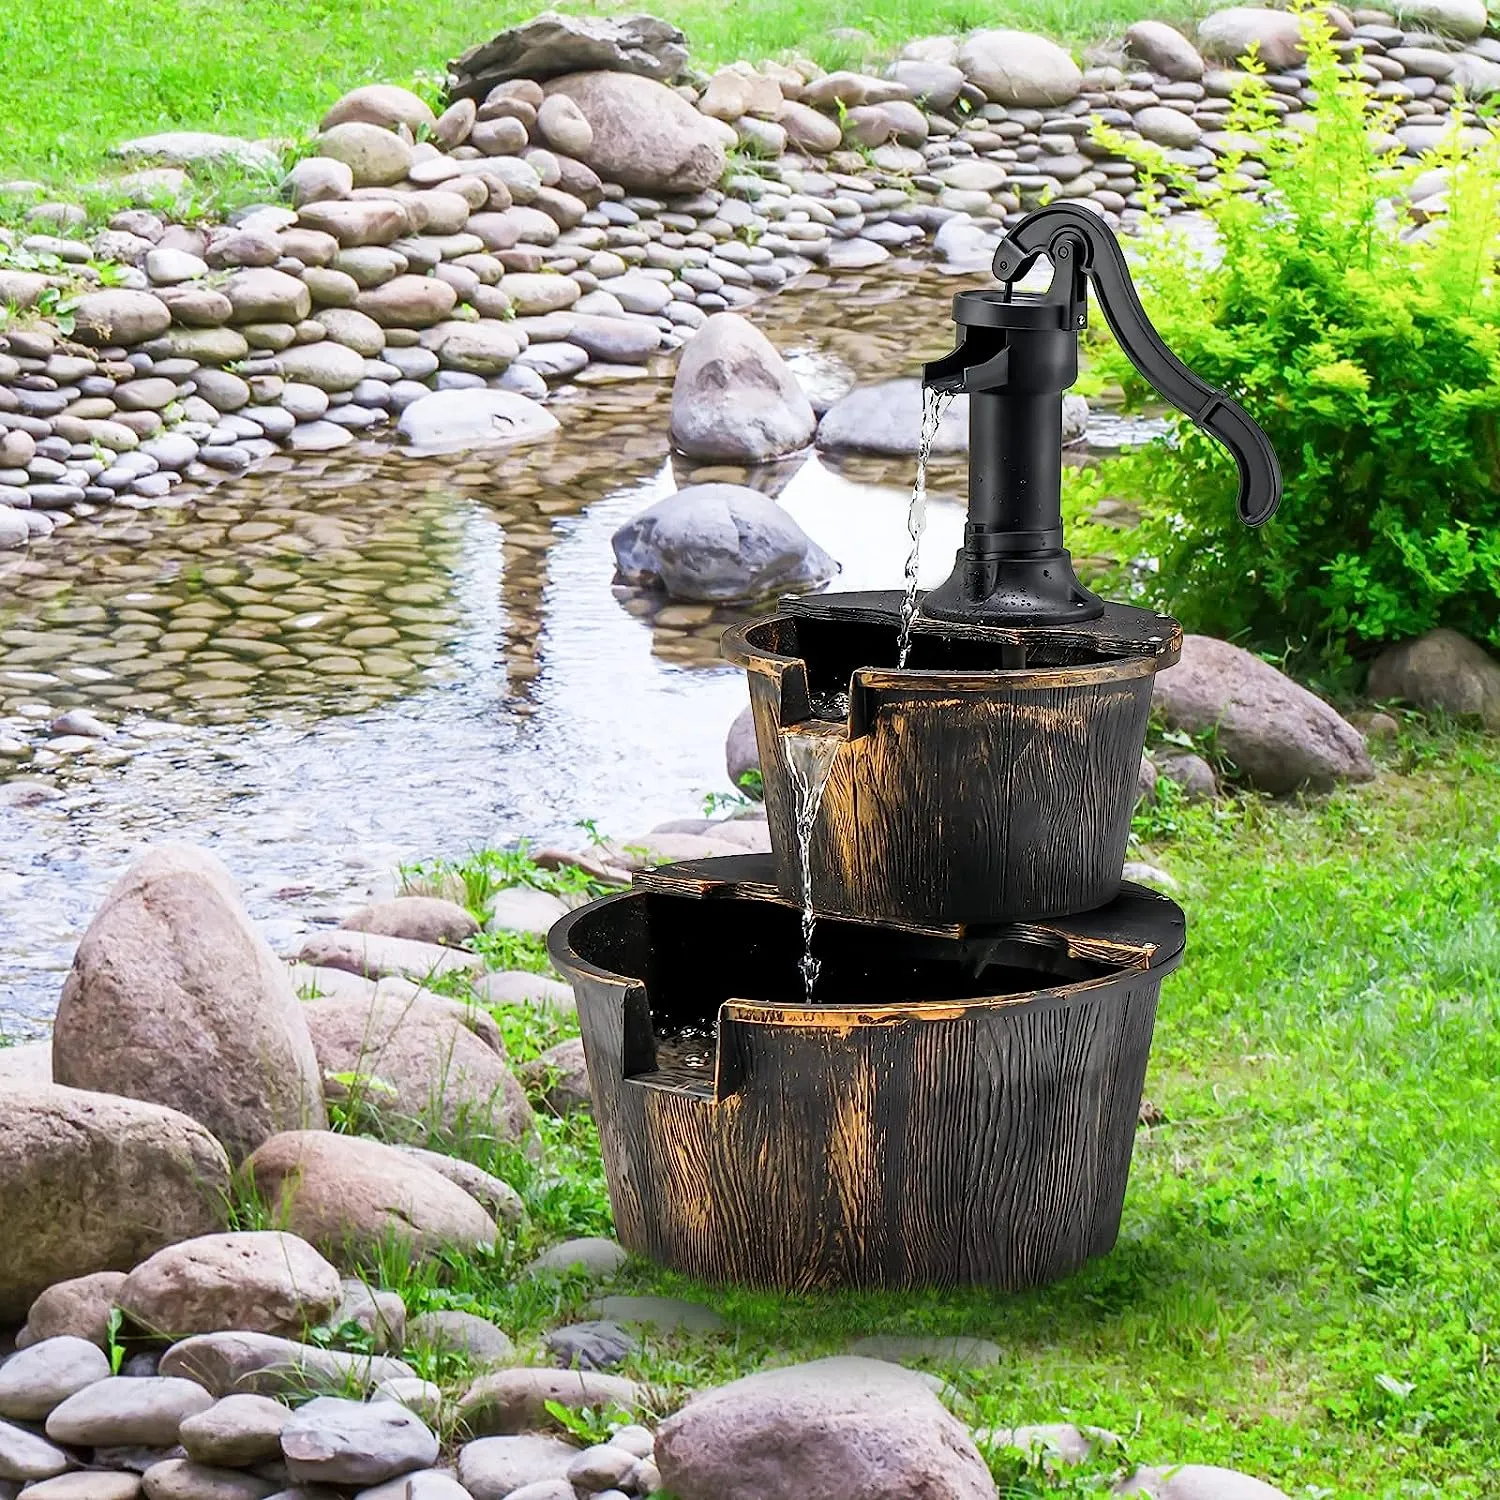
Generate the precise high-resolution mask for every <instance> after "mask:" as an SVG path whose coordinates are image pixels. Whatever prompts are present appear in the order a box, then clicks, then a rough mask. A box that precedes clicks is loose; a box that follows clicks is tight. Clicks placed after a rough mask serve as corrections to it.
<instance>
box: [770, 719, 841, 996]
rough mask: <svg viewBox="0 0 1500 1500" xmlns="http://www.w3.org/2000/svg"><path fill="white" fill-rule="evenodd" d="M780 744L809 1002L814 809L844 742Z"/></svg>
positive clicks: (813, 963)
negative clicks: (788, 785)
mask: <svg viewBox="0 0 1500 1500" xmlns="http://www.w3.org/2000/svg"><path fill="white" fill-rule="evenodd" d="M781 742H782V744H783V745H784V746H785V747H786V764H787V770H788V771H789V772H790V773H791V777H792V789H793V791H794V792H795V793H796V814H797V858H798V862H799V868H800V869H801V871H802V957H801V959H800V960H799V962H798V965H797V968H798V970H799V972H800V973H801V975H802V988H803V992H804V993H805V994H806V996H807V999H808V1000H809V1001H811V1000H812V997H813V988H814V987H815V986H816V984H817V982H818V972H819V970H820V969H821V968H822V965H821V964H820V963H819V962H818V960H817V959H816V958H814V957H813V951H812V939H813V925H814V923H815V922H816V920H817V918H816V917H815V915H814V913H813V904H812V836H813V829H814V827H816V825H817V821H818V809H819V808H820V807H822V805H823V790H824V788H825V787H826V786H827V785H828V773H829V772H830V771H832V770H833V758H834V756H835V755H836V754H837V753H838V748H839V746H840V745H841V744H843V742H844V741H843V739H842V737H841V736H839V735H836V734H807V733H797V732H795V731H794V732H793V733H791V734H786V735H783V736H782V741H781Z"/></svg>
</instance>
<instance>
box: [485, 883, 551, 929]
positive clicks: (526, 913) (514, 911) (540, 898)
mask: <svg viewBox="0 0 1500 1500" xmlns="http://www.w3.org/2000/svg"><path fill="white" fill-rule="evenodd" d="M568 911H569V907H568V906H567V904H566V903H565V902H563V901H562V900H560V899H559V898H558V897H556V896H554V895H553V894H552V893H551V892H550V891H539V890H536V889H534V888H533V887H531V886H524V885H516V886H511V887H509V888H508V889H506V890H503V891H497V892H496V893H495V896H494V898H493V899H492V900H491V902H490V907H489V914H488V915H487V916H486V918H485V923H484V925H485V928H486V930H487V931H489V932H528V933H531V934H532V935H534V936H536V937H545V936H546V934H547V932H548V931H549V930H550V929H551V927H552V925H553V924H554V923H555V922H559V921H561V920H562V919H563V918H564V917H565V916H567V914H568Z"/></svg>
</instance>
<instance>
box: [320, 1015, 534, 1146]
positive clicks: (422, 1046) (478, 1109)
mask: <svg viewBox="0 0 1500 1500" xmlns="http://www.w3.org/2000/svg"><path fill="white" fill-rule="evenodd" d="M304 1011H305V1014H306V1016H307V1024H308V1027H309V1029H310V1030H311V1032H312V1039H313V1047H314V1050H315V1051H316V1052H317V1055H318V1062H319V1064H320V1065H321V1067H322V1069H323V1072H324V1075H325V1078H326V1079H327V1084H326V1086H327V1089H328V1093H329V1097H330V1098H332V1097H334V1095H335V1094H336V1093H337V1094H339V1095H341V1096H343V1097H344V1098H346V1099H352V1100H353V1101H354V1102H355V1103H356V1104H357V1106H358V1107H359V1108H360V1109H361V1110H362V1111H366V1112H368V1113H369V1114H370V1115H372V1116H374V1117H378V1119H379V1121H380V1123H381V1127H382V1130H381V1133H382V1134H384V1135H386V1136H389V1137H392V1138H404V1139H408V1140H417V1141H422V1140H426V1139H427V1137H428V1136H429V1135H430V1134H432V1133H433V1132H434V1131H437V1132H440V1133H445V1134H448V1135H454V1134H474V1133H479V1134H482V1135H484V1136H487V1137H493V1138H495V1139H498V1140H504V1141H512V1140H518V1139H520V1138H521V1137H522V1136H524V1135H526V1134H527V1133H528V1132H529V1131H530V1130H531V1129H532V1128H533V1126H534V1124H535V1121H534V1119H533V1116H532V1113H531V1106H530V1105H529V1104H527V1102H526V1096H525V1094H524V1093H523V1092H522V1089H521V1085H520V1083H519V1082H517V1080H516V1078H515V1076H514V1075H513V1074H512V1073H511V1071H510V1068H509V1067H508V1066H507V1065H506V1061H505V1058H504V1057H503V1056H502V1055H501V1054H500V1053H499V1052H498V1051H497V1050H496V1049H495V1048H494V1047H493V1046H491V1045H489V1043H487V1042H485V1041H483V1040H481V1038H480V1037H479V1036H477V1035H476V1034H475V1032H474V1031H473V1030H472V1029H471V1028H470V1026H469V1014H468V1011H467V1010H466V1008H465V1007H464V1006H462V1005H460V1004H459V1003H458V1002H457V1001H455V1000H448V999H445V998H443V997H442V996H439V995H428V994H423V993H421V992H418V993H416V994H414V995H402V994H396V993H392V992H390V991H389V990H386V991H385V992H382V991H381V990H379V989H377V990H376V991H375V993H374V994H372V995H369V996H358V995H334V996H330V997H329V998H328V999H325V1000H314V1001H311V1002H309V1003H308V1004H307V1005H306V1006H305V1008H304ZM486 1019H488V1017H486ZM350 1080H352V1081H350Z"/></svg>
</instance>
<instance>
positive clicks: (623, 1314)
mask: <svg viewBox="0 0 1500 1500" xmlns="http://www.w3.org/2000/svg"><path fill="white" fill-rule="evenodd" d="M589 1311H590V1312H591V1313H595V1314H597V1315H598V1316H599V1317H602V1318H608V1319H609V1320H610V1322H612V1323H623V1324H625V1325H627V1326H632V1327H640V1328H650V1329H653V1330H655V1331H656V1332H657V1333H677V1332H688V1333H718V1332H720V1331H722V1329H723V1327H724V1320H723V1318H721V1317H720V1316H719V1315H718V1313H716V1312H715V1311H714V1310H713V1308H711V1307H704V1306H703V1304H702V1303H700V1302H685V1301H683V1300H682V1299H681V1298H679V1297H600V1298H598V1299H597V1300H595V1301H594V1302H591V1303H590V1304H589Z"/></svg>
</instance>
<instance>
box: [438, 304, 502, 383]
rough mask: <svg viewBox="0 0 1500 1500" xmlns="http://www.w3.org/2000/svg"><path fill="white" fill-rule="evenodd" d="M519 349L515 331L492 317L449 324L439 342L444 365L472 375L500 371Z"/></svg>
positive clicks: (449, 368)
mask: <svg viewBox="0 0 1500 1500" xmlns="http://www.w3.org/2000/svg"><path fill="white" fill-rule="evenodd" d="M486 290H488V288H486ZM518 353H520V348H519V343H518V340H517V338H516V335H515V334H513V333H512V332H510V330H509V329H507V328H506V327H505V326H504V325H503V324H501V323H499V322H497V321H495V320H494V319H491V318H484V319H481V320H480V321H479V322H477V323H453V324H449V325H447V331H446V332H445V333H444V334H443V337H442V341H441V342H440V343H439V345H438V357H439V360H440V362H441V363H442V366H443V368H444V369H447V370H463V371H465V372H466V373H468V374H471V375H497V374H499V373H500V372H501V371H502V370H506V369H508V368H509V366H510V363H511V361H512V360H513V359H515V357H516V356H517V354H518Z"/></svg>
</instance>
